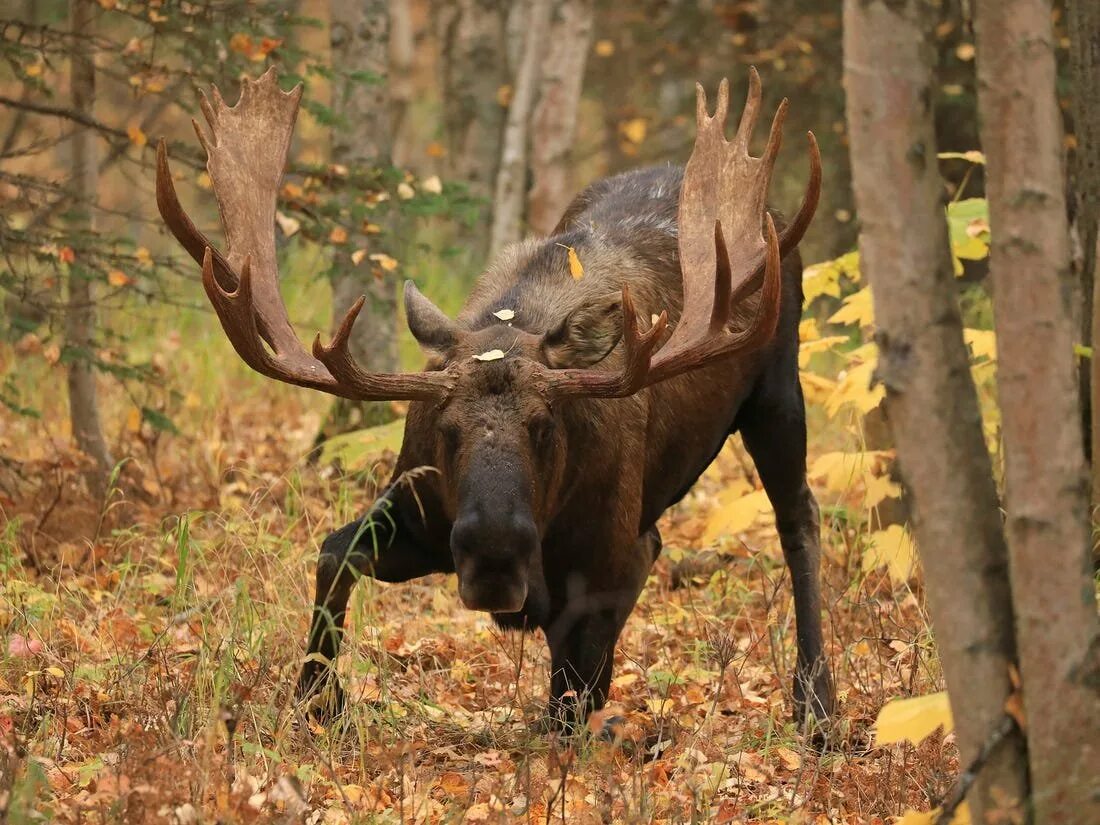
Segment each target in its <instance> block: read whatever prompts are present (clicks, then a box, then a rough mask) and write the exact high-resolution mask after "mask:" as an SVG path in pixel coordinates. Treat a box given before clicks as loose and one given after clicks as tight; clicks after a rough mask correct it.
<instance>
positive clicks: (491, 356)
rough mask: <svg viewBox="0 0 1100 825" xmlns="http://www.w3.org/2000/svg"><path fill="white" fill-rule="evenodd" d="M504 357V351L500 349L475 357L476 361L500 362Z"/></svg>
mask: <svg viewBox="0 0 1100 825" xmlns="http://www.w3.org/2000/svg"><path fill="white" fill-rule="evenodd" d="M503 357H504V351H503V350H499V349H491V350H489V351H488V352H483V353H481V354H480V355H475V356H474V360H475V361H499V360H500V359H501V358H503Z"/></svg>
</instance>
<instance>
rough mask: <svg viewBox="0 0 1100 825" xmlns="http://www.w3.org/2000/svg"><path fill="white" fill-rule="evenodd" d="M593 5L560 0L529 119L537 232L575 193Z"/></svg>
mask: <svg viewBox="0 0 1100 825" xmlns="http://www.w3.org/2000/svg"><path fill="white" fill-rule="evenodd" d="M594 7H595V3H594V0H560V2H559V3H558V4H557V8H556V10H555V16H554V21H553V23H552V24H551V26H550V30H549V44H548V45H547V51H546V56H545V58H544V59H543V62H542V82H541V83H540V89H539V101H538V105H537V106H536V107H535V114H534V117H533V118H532V124H531V163H530V166H531V174H532V178H533V179H534V183H533V184H532V186H531V192H530V194H529V195H528V196H527V225H528V226H529V227H530V228H531V231H532V232H535V233H537V234H539V235H549V234H550V232H551V230H553V228H554V226H555V225H556V224H557V222H558V218H560V217H561V215H562V213H563V212H564V211H565V207H566V206H568V205H569V201H570V199H571V198H572V196H573V187H572V186H571V182H572V179H571V164H570V160H571V157H572V152H573V140H574V138H575V137H576V131H577V107H578V106H579V105H580V101H581V86H582V83H583V81H584V67H585V64H586V63H587V60H588V52H589V49H590V48H591V45H592V24H593V18H594Z"/></svg>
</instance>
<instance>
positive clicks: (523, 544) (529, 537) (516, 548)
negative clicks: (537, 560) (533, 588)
mask: <svg viewBox="0 0 1100 825" xmlns="http://www.w3.org/2000/svg"><path fill="white" fill-rule="evenodd" d="M537 544H538V532H537V531H536V529H535V523H534V521H533V520H532V519H531V517H530V516H528V515H527V514H526V513H511V514H499V515H496V516H488V515H487V514H483V513H477V512H471V513H461V514H460V515H459V517H458V518H457V519H456V520H455V523H454V527H453V528H452V530H451V552H453V553H454V556H455V559H456V560H457V559H460V558H466V557H470V558H474V559H477V560H478V562H479V563H480V564H484V565H486V566H493V567H496V566H506V565H508V564H509V563H513V562H517V561H522V563H523V566H524V567H526V563H527V559H528V558H529V557H530V554H531V553H532V552H534V550H535V546H536V545H537Z"/></svg>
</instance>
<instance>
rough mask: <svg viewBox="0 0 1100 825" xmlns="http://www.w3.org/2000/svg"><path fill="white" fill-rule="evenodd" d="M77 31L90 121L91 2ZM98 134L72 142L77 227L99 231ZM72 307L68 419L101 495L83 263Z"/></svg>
mask: <svg viewBox="0 0 1100 825" xmlns="http://www.w3.org/2000/svg"><path fill="white" fill-rule="evenodd" d="M69 13H70V24H71V26H72V31H73V32H74V33H78V34H80V35H81V36H80V37H76V38H74V39H73V43H74V45H73V53H72V58H71V63H70V74H69V83H70V93H71V95H72V107H73V109H74V110H76V111H78V112H82V113H84V114H86V115H88V116H89V117H90V116H92V114H93V110H94V107H95V64H94V62H93V51H92V50H93V47H92V45H91V40H90V39H89V38H88V37H86V35H88V34H89V33H90V32H91V31H92V26H93V24H94V21H95V5H94V4H93V3H92V2H91V0H71V3H70V6H69ZM97 165H98V162H97V159H96V134H95V132H94V131H93V130H92V129H91V128H90V127H88V126H77V127H75V128H74V131H73V137H72V186H73V192H74V197H75V199H76V201H77V203H80V204H82V206H81V207H80V208H79V210H78V212H79V214H78V216H77V218H76V220H75V221H74V224H73V228H74V229H78V230H81V231H83V232H87V233H89V234H91V233H93V232H94V231H95V209H94V207H93V206H92V204H93V203H94V202H95V197H96V191H97V189H98V182H99V175H98V173H97V171H96V170H97ZM67 280H68V306H67V308H66V310H65V348H66V349H67V350H68V356H69V375H68V384H69V420H70V422H71V424H72V430H73V437H74V439H75V440H76V445H77V447H79V448H80V450H81V451H83V452H84V453H86V454H87V455H89V456H91V458H92V459H93V460H94V461H95V470H94V471H93V473H92V474H91V475H90V476H89V482H90V484H91V486H92V488H93V489H94V490H95V492H97V493H100V494H101V493H103V492H104V489H105V486H106V480H107V475H108V473H109V472H110V471H111V468H112V467H113V466H114V463H115V462H114V459H113V458H112V457H111V453H110V450H109V449H108V447H107V440H106V438H104V435H103V425H102V424H101V423H100V420H99V401H98V397H97V392H96V377H95V371H94V370H93V368H92V355H93V351H94V349H95V333H96V305H95V290H94V288H93V283H92V273H91V272H90V271H89V270H87V269H85V268H84V266H83V264H82V262H81V261H74V262H73V263H71V264H70V265H69V275H68V279H67Z"/></svg>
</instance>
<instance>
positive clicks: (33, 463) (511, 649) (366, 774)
mask: <svg viewBox="0 0 1100 825" xmlns="http://www.w3.org/2000/svg"><path fill="white" fill-rule="evenodd" d="M279 392H280V393H281V391H279ZM298 404H299V402H298V401H297V397H296V396H292V395H287V394H285V393H283V394H277V395H276V397H275V398H274V399H273V398H272V397H270V396H268V397H265V396H264V394H263V392H262V391H260V392H257V393H256V394H255V395H253V394H251V393H250V392H244V393H238V395H237V398H236V400H235V401H234V403H233V406H232V408H231V409H230V410H228V414H225V415H217V416H212V417H210V418H208V419H207V420H206V422H205V423H204V424H203V425H201V426H199V427H197V429H196V432H195V434H194V435H192V436H190V437H171V438H164V439H161V442H160V443H159V445H158V448H157V451H156V458H157V462H156V463H157V469H156V471H155V472H154V471H153V470H152V469H151V467H152V464H153V460H152V453H151V451H150V448H149V444H148V443H146V442H147V441H148V439H144V440H143V437H142V433H141V432H140V431H139V432H136V433H133V434H132V435H131V436H130V437H129V438H128V440H127V441H126V442H125V443H124V444H123V445H122V446H123V447H124V448H125V449H126V451H128V452H129V453H132V454H134V455H136V456H138V457H139V459H138V460H137V461H135V462H134V464H133V465H132V466H131V467H130V469H128V470H124V471H123V472H122V474H121V477H120V479H119V484H118V487H117V488H116V490H115V492H114V494H113V495H112V497H111V500H110V503H109V505H108V506H107V507H106V508H104V509H103V510H100V509H97V508H95V507H93V506H92V505H91V504H90V503H89V501H88V499H87V497H86V496H84V495H83V493H82V487H81V484H80V482H79V478H80V476H79V463H78V462H77V461H76V460H75V459H73V458H72V457H71V456H69V455H68V454H67V453H65V452H64V451H63V450H60V449H59V448H57V447H50V448H49V449H48V450H43V451H42V455H41V457H39V458H37V459H33V460H30V459H28V460H25V461H20V462H17V463H16V462H13V463H11V464H9V465H8V466H7V467H6V470H5V481H4V486H3V489H4V490H5V491H6V500H5V501H4V502H3V507H4V510H3V512H4V517H5V519H6V525H5V528H4V531H3V544H2V548H0V569H2V571H3V576H4V583H3V589H2V591H0V595H2V598H3V601H2V602H0V605H2V606H0V623H2V626H3V628H4V639H5V653H4V654H3V655H4V658H3V660H2V664H0V736H2V741H3V748H4V750H3V757H2V758H3V775H2V779H0V782H2V784H0V793H6V794H9V799H8V806H9V818H10V821H15V822H18V821H27V822H29V821H38V820H39V819H41V818H46V819H51V818H52V819H57V820H59V821H73V822H76V821H91V822H100V821H102V822H115V821H117V822H142V821H150V822H154V821H156V822H172V821H175V822H196V821H208V822H213V821H268V820H270V819H272V817H274V816H280V817H287V818H289V819H291V820H296V819H299V818H303V819H304V820H305V821H310V822H345V821H353V822H461V821H475V822H477V821H491V822H496V821H501V822H506V821H530V822H550V821H560V820H561V819H562V818H563V817H564V819H565V821H568V822H588V821H592V822H597V821H599V822H649V821H662V822H663V821H667V822H738V821H744V822H750V821H768V820H780V821H822V822H825V821H828V822H835V821H841V822H869V821H875V820H876V819H884V818H888V817H890V816H892V815H896V814H899V813H900V812H901V811H902V810H903V809H904V808H905V807H907V806H913V807H920V808H924V807H927V806H928V805H929V803H930V802H934V801H936V800H938V799H939V798H940V797H941V796H942V794H943V793H944V792H945V790H946V788H947V786H948V783H949V782H950V777H951V770H952V768H953V767H954V765H953V759H954V747H953V746H952V745H951V744H950V742H945V741H943V740H942V739H941V738H939V737H933V738H932V740H930V741H927V742H925V744H924V745H922V746H921V747H920V748H919V749H916V750H914V749H912V748H903V747H889V748H874V747H872V746H871V737H870V734H869V727H870V725H871V723H872V722H873V720H874V717H875V714H876V713H877V711H878V708H879V707H880V706H881V705H882V703H883V702H884V701H885V700H886V699H888V698H890V697H892V696H897V695H906V694H910V693H924V692H928V691H930V690H932V689H934V688H935V687H936V686H937V685H938V682H939V675H938V669H937V664H936V660H935V654H934V649H933V647H932V642H931V639H930V636H929V630H928V626H927V619H926V616H925V613H924V610H923V607H922V604H921V597H920V594H919V591H918V592H911V591H910V590H908V589H905V588H902V589H893V588H892V587H891V586H890V585H889V582H888V580H887V579H885V578H884V577H883V576H881V575H879V574H872V575H870V576H866V575H864V574H863V573H861V572H860V569H861V568H860V563H859V544H860V535H859V531H858V529H856V528H854V527H850V526H848V525H847V524H846V523H845V522H844V521H843V520H842V516H843V512H844V509H843V508H841V507H837V508H834V509H833V510H832V512H834V514H835V515H834V517H833V518H831V519H830V521H829V524H828V525H827V528H826V531H825V539H826V564H825V571H824V573H825V579H826V593H827V599H828V606H829V622H828V634H829V651H830V655H831V658H832V662H833V667H834V671H835V675H836V680H837V686H838V688H839V691H840V697H841V708H842V710H841V719H840V723H839V726H838V730H839V732H838V742H837V744H836V746H835V748H834V749H833V750H831V751H829V752H827V753H825V754H819V753H817V752H815V751H814V750H813V749H812V748H811V747H809V745H808V739H807V738H806V737H803V736H802V735H801V734H800V732H799V731H798V730H796V729H795V728H794V726H793V725H792V724H790V723H789V722H788V718H789V715H790V707H791V705H790V696H789V682H790V674H789V669H790V667H791V666H792V663H793V660H794V650H793V638H794V624H793V621H794V619H793V608H792V601H791V596H790V590H789V587H788V582H787V576H786V573H785V570H784V567H783V564H782V558H781V554H780V551H779V547H778V541H777V540H776V538H775V536H774V532H773V531H772V529H771V528H770V527H768V526H767V525H762V526H759V527H754V528H753V529H751V530H749V531H748V532H747V533H745V534H743V535H739V536H737V537H732V538H731V539H730V540H729V541H728V542H727V543H726V544H725V545H724V546H723V547H722V548H720V552H719V553H711V554H709V555H702V556H701V555H700V554H699V552H698V550H697V545H698V543H699V542H698V540H699V537H700V535H701V533H702V529H703V525H704V522H705V519H706V515H707V512H708V509H709V508H710V507H711V506H712V505H713V501H714V494H715V493H716V492H717V491H718V490H720V489H722V487H723V486H724V485H726V484H728V483H729V482H730V481H731V480H732V479H734V478H737V477H743V476H744V474H745V469H744V466H743V462H742V461H740V460H739V456H738V455H737V452H736V450H737V448H736V445H731V446H730V447H729V448H727V451H726V452H725V453H723V455H722V456H721V457H720V459H719V461H718V462H717V464H716V466H715V467H714V468H713V469H712V470H711V471H709V472H708V474H707V476H706V477H705V478H704V480H703V481H702V482H701V483H700V485H699V486H698V488H697V490H696V492H695V493H693V495H692V496H691V497H689V499H688V500H687V501H685V502H684V503H683V504H682V505H680V506H679V507H677V508H676V509H675V510H674V511H673V512H671V513H670V514H668V515H667V516H666V518H665V520H664V524H663V531H662V532H663V533H664V536H665V540H666V547H668V548H669V550H668V552H667V553H666V555H665V556H664V557H663V559H662V560H661V561H660V562H659V563H658V566H657V568H656V570H655V572H654V574H653V576H652V577H651V580H650V582H649V585H648V587H647V589H646V591H645V593H644V595H643V598H642V601H641V603H640V604H639V606H638V608H637V609H636V610H635V612H634V615H633V616H632V618H631V620H630V622H629V624H628V626H627V629H626V632H625V633H624V635H623V638H622V641H621V645H620V648H619V652H618V660H617V662H616V681H615V686H614V688H613V708H614V712H615V713H618V714H620V715H622V716H623V717H624V718H625V722H624V723H623V724H622V725H621V726H620V728H619V730H620V736H619V740H618V741H617V742H616V743H614V744H607V743H603V742H597V741H594V740H590V739H578V740H574V741H558V740H556V739H555V738H553V737H547V736H545V735H543V734H540V733H538V732H537V731H536V730H535V728H536V724H535V723H536V722H537V720H538V717H539V714H540V712H541V710H542V708H543V705H544V702H545V699H546V690H547V675H546V672H547V655H546V651H545V645H544V643H543V641H542V639H541V638H540V637H539V636H526V637H524V636H521V635H513V634H505V633H502V632H500V631H499V630H497V629H495V628H494V626H493V625H492V624H491V623H490V622H489V621H488V620H487V618H486V617H484V616H482V615H480V614H475V613H471V612H468V611H465V610H464V609H462V608H461V606H460V604H459V602H458V599H457V596H456V593H455V585H454V581H453V580H450V579H448V578H445V577H432V578H428V579H424V580H420V581H415V582H410V583H407V584H403V585H391V586H387V585H381V584H378V583H374V582H365V583H363V584H362V585H361V586H360V587H359V588H358V589H357V591H356V595H355V597H354V599H353V609H352V614H351V627H352V631H351V633H350V636H349V643H348V645H347V655H345V656H344V657H343V659H342V662H341V670H342V672H343V674H344V677H345V683H346V685H347V686H348V688H349V691H350V694H351V697H352V698H353V700H354V701H353V702H352V703H351V707H350V712H349V714H348V718H347V719H346V721H345V724H344V725H343V726H341V727H333V728H330V729H328V730H322V729H319V728H315V727H314V728H311V727H310V726H309V725H307V724H305V721H304V719H303V718H302V716H301V714H300V710H299V709H298V708H296V707H295V705H294V703H293V700H292V696H291V687H292V685H293V682H294V677H295V675H296V670H297V668H298V666H299V660H300V657H301V655H302V647H303V640H304V637H305V632H306V625H307V621H308V605H309V604H310V602H311V598H312V593H311V592H310V588H311V583H312V564H313V561H314V559H315V555H316V552H317V547H318V545H319V542H320V540H321V539H322V538H323V537H324V535H325V534H326V531H327V530H329V529H330V528H332V527H333V526H335V525H338V524H340V523H343V521H345V520H347V519H348V518H350V517H352V516H353V515H354V514H355V513H356V512H357V511H359V510H361V508H363V507H364V506H365V505H366V504H367V503H368V501H369V497H370V488H371V479H369V478H361V477H360V478H346V477H339V476H337V475H335V474H333V472H332V470H331V468H315V467H311V466H309V465H308V464H306V463H305V462H304V461H302V460H300V459H299V458H297V456H298V455H299V454H300V453H301V452H302V451H303V450H304V447H305V445H306V444H307V442H308V436H309V433H310V432H311V431H312V426H313V425H314V423H315V420H316V413H315V412H314V411H310V410H306V409H302V408H301V407H300V406H299V405H298ZM273 409H274V410H276V411H277V412H278V416H277V418H274V417H273V416H272V410H273ZM43 426H44V425H34V426H32V425H30V424H29V423H28V422H21V421H12V422H11V428H10V429H8V430H7V431H6V432H7V433H8V434H9V435H8V436H7V437H8V438H9V439H10V437H11V434H14V433H16V432H19V431H22V432H25V433H27V436H28V437H39V438H41V437H42V436H41V433H40V432H39V435H37V436H35V434H34V432H33V430H34V429H35V427H39V428H40V427H43ZM28 428H29V429H28ZM146 435H148V433H146ZM57 441H59V439H57V438H54V439H53V442H52V443H57ZM384 469H385V468H384V467H380V468H379V472H384ZM824 503H827V504H828V503H832V502H828V501H825V502H824ZM826 509H827V510H829V508H826ZM677 558H683V559H695V560H699V559H700V558H702V559H703V563H701V564H699V565H697V566H696V569H694V570H693V571H692V570H689V572H688V573H686V574H685V573H684V567H683V562H674V561H673V560H672V559H677ZM674 582H675V583H676V586H674V584H673V583H674ZM19 639H22V640H24V642H23V647H20V642H19V641H18V640H19ZM13 640H16V641H13ZM28 646H29V647H33V648H35V650H34V651H30V650H28V649H27V647H28Z"/></svg>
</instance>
